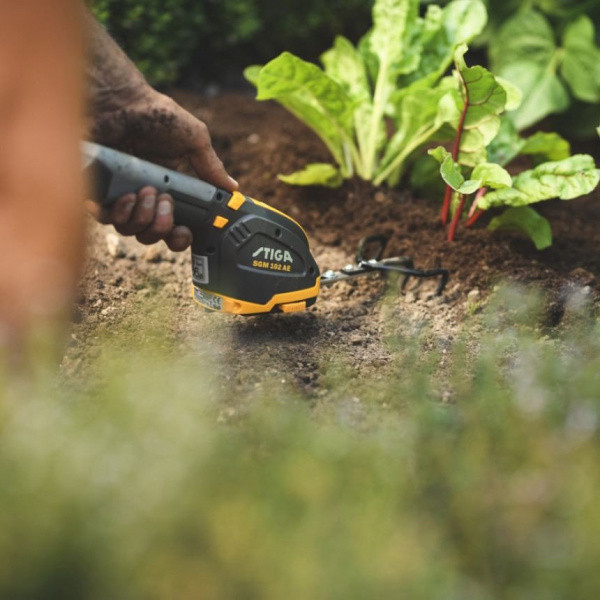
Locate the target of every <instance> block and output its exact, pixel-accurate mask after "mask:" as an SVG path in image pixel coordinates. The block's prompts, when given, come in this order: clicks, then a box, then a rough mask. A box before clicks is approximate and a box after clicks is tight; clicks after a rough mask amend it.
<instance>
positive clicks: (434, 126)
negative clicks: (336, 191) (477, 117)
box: [245, 0, 487, 187]
mask: <svg viewBox="0 0 600 600" xmlns="http://www.w3.org/2000/svg"><path fill="white" fill-rule="evenodd" d="M486 22H487V12H486V9H485V6H484V4H483V3H482V2H481V0H453V1H452V2H450V3H449V4H447V6H446V7H445V8H443V9H442V8H440V7H439V6H435V5H431V6H429V7H428V9H427V12H426V13H425V15H424V16H423V17H421V16H419V1H418V0H376V2H375V4H374V7H373V26H372V28H371V29H370V31H368V32H367V34H366V35H365V36H364V37H363V38H362V39H361V40H360V42H359V43H358V45H357V46H354V45H353V44H352V43H351V42H350V41H349V40H347V39H346V38H344V37H338V38H336V40H335V44H334V46H333V48H331V49H330V50H329V51H327V52H325V53H324V54H323V56H322V57H321V62H322V64H323V68H320V67H318V66H317V65H315V64H312V63H309V62H306V61H304V60H302V59H300V58H298V57H296V56H294V55H292V54H290V53H288V52H284V53H283V54H281V55H280V56H278V57H277V58H275V59H274V60H272V61H271V62H269V63H268V64H266V65H264V66H252V67H249V68H248V69H246V71H245V75H246V77H247V79H248V80H249V81H251V82H252V83H253V84H254V85H255V86H256V88H257V90H258V95H257V99H258V100H275V101H277V102H279V103H280V104H281V105H283V106H284V107H285V108H286V109H288V110H289V111H290V112H291V113H292V114H294V115H295V116H296V117H297V118H299V119H300V120H302V121H303V122H304V123H306V125H308V126H309V127H310V128H311V129H312V130H313V131H314V132H315V133H316V134H317V135H318V136H319V137H320V138H321V140H322V141H323V142H324V144H325V145H326V146H327V148H328V149H329V151H330V152H331V155H332V157H333V158H334V160H335V163H336V164H335V165H332V164H324V163H318V164H311V165H308V166H307V167H306V168H305V169H303V170H302V171H299V172H297V173H293V174H291V175H287V176H282V177H281V178H282V179H283V180H284V181H286V182H287V183H290V184H295V185H326V186H331V187H333V186H338V185H340V184H341V183H342V181H343V180H344V179H346V178H350V177H352V176H354V175H357V176H359V177H361V178H362V179H365V180H367V181H372V182H373V183H375V184H376V185H379V184H382V183H384V182H386V183H388V184H390V185H395V184H397V183H398V182H399V180H400V178H401V177H402V175H403V174H404V172H405V170H406V167H407V165H408V164H409V163H410V162H411V160H412V159H413V158H414V157H415V155H417V154H418V153H423V152H424V149H425V148H426V146H427V144H431V142H432V141H433V140H436V139H444V134H443V131H444V129H445V127H446V124H447V120H446V112H447V111H446V106H447V105H448V102H449V101H450V100H451V98H450V97H449V96H448V94H451V93H452V88H453V86H454V87H455V84H454V83H453V82H452V80H451V78H447V77H445V74H446V72H447V70H448V68H449V67H450V66H451V64H452V60H453V55H454V53H455V50H456V49H457V48H458V47H459V46H461V44H464V43H467V42H469V41H470V40H471V39H473V38H474V37H475V36H476V35H478V34H479V33H480V32H481V31H482V30H483V28H484V27H485V25H486ZM390 131H391V132H390Z"/></svg>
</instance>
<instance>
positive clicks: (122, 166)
mask: <svg viewBox="0 0 600 600" xmlns="http://www.w3.org/2000/svg"><path fill="white" fill-rule="evenodd" d="M82 151H83V156H84V170H86V171H89V174H90V178H91V182H92V185H93V192H94V196H95V197H94V200H96V201H97V202H99V203H100V204H102V205H103V206H110V205H111V204H113V203H114V202H116V201H117V200H118V199H119V198H120V197H121V196H124V195H125V194H131V193H137V192H139V191H140V190H141V189H142V188H143V187H145V186H152V187H154V188H156V189H157V190H158V192H159V193H169V194H171V196H172V197H173V200H174V201H175V208H176V210H175V212H176V214H177V212H178V210H177V208H178V206H177V205H178V204H179V203H185V204H192V205H194V206H196V207H200V208H204V209H207V210H208V209H210V206H211V204H212V203H213V201H214V199H215V196H216V195H217V193H218V192H220V191H221V190H218V189H217V188H216V187H215V186H213V185H210V184H209V183H206V182H205V181H202V180H200V179H196V178H194V177H189V176H188V175H183V174H182V173H178V172H177V171H173V170H171V169H167V168H165V167H161V166H159V165H155V164H153V163H150V162H147V161H145V160H141V159H139V158H136V157H134V156H131V155H129V154H124V153H123V152H118V151H117V150H112V149H111V148H106V147H104V146H100V145H98V144H93V143H91V142H84V143H83V144H82ZM179 208H181V207H179ZM178 224H179V225H187V223H178Z"/></svg>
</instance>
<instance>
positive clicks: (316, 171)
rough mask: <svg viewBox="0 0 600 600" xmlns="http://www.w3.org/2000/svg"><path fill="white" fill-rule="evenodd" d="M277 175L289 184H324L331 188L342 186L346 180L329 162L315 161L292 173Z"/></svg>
mask: <svg viewBox="0 0 600 600" xmlns="http://www.w3.org/2000/svg"><path fill="white" fill-rule="evenodd" d="M277 177H278V179H279V180H280V181H283V182H284V183H287V184H289V185H301V186H305V185H323V186H325V187H329V188H337V187H340V185H342V183H343V181H344V178H343V176H342V174H341V173H340V171H339V170H338V169H336V168H335V167H334V166H333V165H330V164H328V163H313V164H310V165H307V166H306V167H305V168H304V169H302V170H300V171H296V172H295V173H291V174H290V175H278V176H277Z"/></svg>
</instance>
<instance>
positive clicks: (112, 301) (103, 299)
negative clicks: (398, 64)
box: [66, 93, 600, 395]
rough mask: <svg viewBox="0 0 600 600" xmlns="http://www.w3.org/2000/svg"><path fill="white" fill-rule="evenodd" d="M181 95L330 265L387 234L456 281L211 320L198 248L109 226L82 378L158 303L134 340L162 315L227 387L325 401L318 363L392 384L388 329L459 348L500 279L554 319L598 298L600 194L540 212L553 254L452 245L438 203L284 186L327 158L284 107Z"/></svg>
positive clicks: (372, 283) (510, 237)
mask: <svg viewBox="0 0 600 600" xmlns="http://www.w3.org/2000/svg"><path fill="white" fill-rule="evenodd" d="M175 97H176V99H177V100H178V101H179V102H180V103H182V104H183V105H184V106H186V107H187V108H188V109H189V110H191V111H192V112H194V113H195V114H196V115H197V116H198V117H200V118H201V119H202V120H204V121H205V122H206V123H207V124H208V126H209V129H210V131H211V134H212V137H213V142H214V145H215V148H216V150H217V152H218V154H219V155H220V157H221V158H222V159H223V161H224V163H225V164H226V166H227V168H228V170H229V171H230V173H231V174H232V175H233V176H234V177H235V178H236V179H238V181H239V182H240V184H241V187H242V190H243V191H244V193H246V194H248V195H251V196H253V197H255V198H257V199H260V200H262V201H264V202H267V203H270V204H272V205H273V206H275V207H277V208H279V209H281V210H284V211H285V212H287V213H289V214H290V215H291V216H292V217H294V218H295V219H297V220H298V221H299V222H300V223H301V224H302V225H303V226H304V227H305V228H306V230H307V232H308V234H309V238H310V241H311V247H312V250H313V252H314V254H315V257H316V259H317V262H318V263H319V265H320V266H321V268H322V269H323V270H325V269H329V268H332V269H338V268H340V267H343V266H344V265H346V264H348V263H349V262H352V260H353V255H354V252H355V250H356V247H357V244H358V242H359V241H360V239H361V238H362V237H363V236H365V235H368V234H374V233H383V234H385V235H386V236H388V237H389V247H388V250H387V253H386V254H387V255H388V256H391V255H403V256H411V257H412V258H413V259H414V261H415V265H416V266H417V267H422V268H432V267H438V266H443V267H445V268H447V269H449V270H450V273H451V276H450V282H449V285H448V287H447V289H446V291H445V293H444V295H443V296H442V297H441V298H437V297H435V296H434V293H433V292H434V289H435V282H429V281H428V282H424V283H423V284H422V285H419V286H417V287H415V283H414V282H413V283H411V285H410V286H409V287H408V289H407V290H406V292H405V293H403V294H401V293H400V291H399V290H398V288H397V286H396V284H394V283H393V282H390V283H386V282H385V281H384V279H383V278H382V277H380V276H377V275H372V276H368V277H366V278H364V279H360V280H355V281H352V282H349V283H348V282H344V283H340V284H337V285H335V286H332V287H330V288H326V289H324V290H323V292H322V294H321V296H320V298H319V300H318V302H317V304H316V305H315V306H314V307H312V308H311V309H310V310H309V311H307V312H306V313H303V314H294V315H269V316H264V317H252V318H246V319H245V318H240V317H232V316H227V315H207V314H205V313H204V311H203V310H202V309H201V308H200V307H199V306H198V305H196V304H194V303H193V302H192V301H191V299H190V298H189V285H190V281H191V268H190V259H189V255H188V253H185V254H181V255H173V254H172V253H170V252H168V251H167V250H166V248H165V247H163V246H162V245H160V246H157V247H156V248H153V249H151V250H150V251H148V250H146V249H145V248H144V247H142V246H140V245H139V244H137V243H136V242H135V240H131V239H127V240H123V239H121V240H120V241H117V240H115V239H114V235H113V236H112V237H110V238H109V239H107V237H106V236H107V234H108V233H109V231H111V230H110V229H109V228H105V227H100V226H98V225H95V224H94V225H92V227H91V234H90V243H89V257H88V261H87V265H86V270H85V274H84V277H83V281H82V286H81V301H80V304H79V307H78V318H77V321H78V322H77V323H76V324H75V325H74V331H73V336H74V337H73V342H72V344H71V348H70V350H69V353H68V354H67V357H66V363H68V364H70V365H71V370H73V371H77V370H79V369H81V368H83V367H82V365H83V364H84V363H85V361H86V360H87V359H89V358H90V357H93V355H94V348H95V345H96V342H97V338H98V332H99V331H108V332H110V331H111V328H113V327H119V326H120V324H121V323H122V322H123V321H124V320H127V319H129V318H131V317H132V315H135V314H136V313H137V312H138V311H140V310H142V308H141V307H143V306H144V305H145V303H147V302H148V301H150V300H151V301H153V302H154V303H155V305H157V306H160V307H161V309H162V310H161V311H159V312H156V313H155V314H154V316H153V313H152V312H150V313H146V314H145V315H144V319H145V320H144V321H143V322H142V323H141V325H140V328H139V330H138V331H137V332H136V333H137V334H138V335H140V336H143V335H144V332H143V328H144V327H147V326H148V324H149V323H151V322H152V319H153V318H154V319H156V320H157V323H156V324H157V326H159V327H162V328H163V329H165V330H166V332H165V340H166V341H165V343H167V342H168V343H172V344H173V343H175V344H180V345H183V346H184V347H185V348H187V349H189V350H190V351H191V352H193V350H194V348H195V347H197V346H198V345H203V346H204V345H206V344H210V345H211V347H214V351H215V352H216V353H217V354H218V355H219V360H220V362H222V363H223V364H226V365H230V368H228V369H226V370H225V371H226V380H227V381H228V383H227V385H230V384H231V385H233V386H234V387H235V388H236V389H237V388H240V387H242V388H249V389H251V388H252V387H253V386H256V385H260V384H261V383H260V382H261V381H264V379H265V377H267V378H278V379H281V380H286V381H290V382H291V383H293V384H294V385H298V386H300V387H301V388H303V389H305V390H308V391H310V392H312V393H314V394H317V395H318V394H320V393H321V389H320V377H321V373H322V366H323V364H324V363H326V362H327V361H328V360H330V359H331V358H334V359H335V360H336V361H339V362H341V363H343V364H346V365H348V366H350V367H351V372H352V373H354V376H356V377H361V374H364V373H365V372H369V374H370V375H373V373H377V374H381V376H385V373H386V369H388V368H391V367H389V365H390V364H391V363H392V361H391V353H390V352H391V351H390V349H389V347H388V345H387V343H386V338H387V336H388V335H390V334H391V333H394V332H398V331H404V332H410V331H414V330H415V328H418V327H421V328H428V330H429V331H432V332H433V333H434V335H436V336H437V337H438V338H439V339H441V340H442V341H443V343H446V342H450V341H451V340H452V339H453V337H454V336H455V335H456V334H457V332H458V331H459V329H460V326H461V322H462V320H463V317H464V315H465V314H470V313H471V312H472V311H473V310H475V309H476V308H477V307H478V306H480V305H481V304H482V303H483V302H484V301H485V296H486V293H487V292H488V291H489V290H490V289H491V288H492V287H493V285H494V284H495V283H496V282H497V281H499V280H501V279H506V278H509V279H513V280H515V281H518V282H521V283H524V284H526V285H531V286H540V287H542V288H543V289H545V290H547V291H549V292H550V293H551V294H552V295H553V298H554V300H553V302H554V309H553V310H554V312H553V313H552V314H553V315H554V317H553V318H555V316H556V315H560V314H561V310H560V307H561V303H563V304H564V298H565V297H566V296H567V295H566V294H565V290H566V289H569V287H570V286H572V285H575V284H577V285H582V286H589V290H591V293H592V295H593V294H595V293H598V292H600V280H599V278H598V276H599V274H600V253H598V248H599V247H600V231H599V228H598V227H597V226H596V223H599V222H600V203H599V202H598V200H599V197H598V193H596V194H595V195H593V196H591V197H589V198H585V199H581V200H576V201H573V202H571V203H570V205H569V207H568V210H566V208H567V207H566V206H565V205H564V204H562V203H557V202H556V203H547V204H546V206H544V207H543V208H542V212H543V213H544V214H545V216H547V217H548V218H549V219H550V221H551V223H552V224H553V227H554V235H555V244H554V246H553V247H552V248H550V249H548V250H545V251H543V252H538V251H536V250H535V248H533V246H532V245H531V243H530V242H528V241H527V240H524V239H523V238H521V237H520V236H519V235H517V234H511V233H505V232H502V233H491V232H488V231H487V230H486V229H485V228H484V227H482V226H481V225H478V227H477V228H476V229H473V230H465V229H464V228H463V229H461V230H460V231H459V237H458V240H457V241H456V242H454V243H448V242H446V241H445V239H444V234H443V231H442V228H441V226H440V224H439V217H438V213H439V206H440V203H439V202H438V201H436V200H437V199H431V198H417V197H413V196H412V195H411V194H410V193H409V192H408V191H407V190H403V189H394V190H390V189H386V188H380V189H377V188H374V187H373V186H371V185H369V184H366V183H364V182H361V181H349V182H347V183H346V184H345V185H344V186H343V187H342V188H340V189H338V190H328V189H319V188H294V187H290V186H287V185H285V184H283V183H281V182H279V181H278V180H277V174H278V173H289V172H292V171H294V170H297V169H300V168H302V167H303V166H305V165H306V164H307V163H309V162H316V161H325V162H326V161H329V160H330V158H329V156H328V153H327V151H326V149H325V148H324V146H323V145H322V144H321V142H320V141H319V140H318V138H317V137H316V136H315V135H314V134H313V133H312V132H311V131H310V130H308V129H307V128H306V127H305V126H304V125H302V124H301V123H300V122H298V121H296V120H295V119H294V118H293V117H292V116H291V115H290V114H289V113H287V112H286V111H284V110H283V109H281V108H280V107H278V106H277V105H274V104H272V103H257V102H255V101H254V100H253V99H252V98H251V97H250V96H247V95H243V94H227V95H222V96H218V97H216V98H213V99H204V98H201V97H199V96H196V95H193V94H189V93H177V94H175ZM386 290H388V291H389V295H388V301H387V302H384V301H383V300H384V298H385V297H386V295H385V291H386ZM165 314H168V315H169V317H168V319H166V320H165V317H164V315H165ZM161 319H162V320H161ZM555 320H556V322H558V321H560V318H555ZM265 357H268V360H266V359H265ZM73 365H75V366H74V367H73Z"/></svg>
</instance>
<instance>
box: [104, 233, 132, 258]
mask: <svg viewBox="0 0 600 600" xmlns="http://www.w3.org/2000/svg"><path fill="white" fill-rule="evenodd" d="M106 250H107V251H108V254H109V255H110V256H112V257H113V258H123V257H124V256H125V255H126V254H127V248H126V246H125V243H124V242H123V240H122V239H121V238H120V237H119V236H118V235H117V234H116V233H107V234H106Z"/></svg>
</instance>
